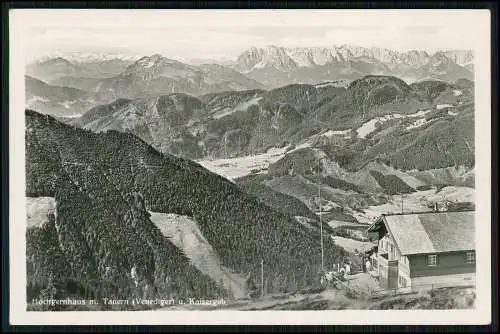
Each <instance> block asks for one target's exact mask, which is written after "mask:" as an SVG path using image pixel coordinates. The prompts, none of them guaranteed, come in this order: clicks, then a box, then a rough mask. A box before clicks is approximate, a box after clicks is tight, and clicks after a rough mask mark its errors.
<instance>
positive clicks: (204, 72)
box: [26, 54, 265, 102]
mask: <svg viewBox="0 0 500 334" xmlns="http://www.w3.org/2000/svg"><path fill="white" fill-rule="evenodd" d="M97 59H98V60H96V58H90V59H87V60H86V61H85V62H70V61H68V60H66V59H64V58H61V57H58V58H51V59H48V60H44V61H40V62H36V63H32V64H30V65H29V66H28V67H27V69H26V72H27V74H28V75H29V76H31V77H33V78H37V79H39V80H42V81H44V82H45V83H46V84H49V85H53V86H64V87H70V88H76V89H80V90H83V91H87V92H92V93H95V94H99V95H100V96H101V98H102V99H104V100H106V101H108V102H111V101H113V100H115V99H118V98H130V99H133V98H138V97H145V96H157V95H163V94H169V93H175V92H182V93H187V94H191V95H201V94H206V93H211V92H220V91H229V90H246V89H255V88H265V87H264V86H263V85H262V84H260V83H258V82H257V81H255V80H253V79H250V78H248V77H246V76H244V75H242V74H241V73H239V72H237V71H235V70H233V69H231V68H229V67H225V66H222V65H217V64H203V65H199V66H194V65H188V64H184V63H182V62H180V61H177V60H173V59H169V58H166V57H163V56H160V55H158V54H154V55H152V56H150V57H141V58H140V59H138V60H136V61H132V60H130V59H118V58H109V59H108V58H104V59H99V58H97ZM29 88H30V87H29V86H27V89H29ZM27 95H30V96H31V95H34V94H33V93H32V92H27Z"/></svg>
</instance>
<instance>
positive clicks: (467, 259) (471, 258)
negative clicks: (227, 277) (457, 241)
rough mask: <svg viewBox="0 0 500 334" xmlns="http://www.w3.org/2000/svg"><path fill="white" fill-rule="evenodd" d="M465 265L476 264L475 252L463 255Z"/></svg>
mask: <svg viewBox="0 0 500 334" xmlns="http://www.w3.org/2000/svg"><path fill="white" fill-rule="evenodd" d="M465 263H469V264H471V263H476V252H467V253H465Z"/></svg>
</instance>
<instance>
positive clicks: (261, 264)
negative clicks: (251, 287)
mask: <svg viewBox="0 0 500 334" xmlns="http://www.w3.org/2000/svg"><path fill="white" fill-rule="evenodd" d="M260 287H261V290H262V292H261V294H262V296H264V259H261V260H260Z"/></svg>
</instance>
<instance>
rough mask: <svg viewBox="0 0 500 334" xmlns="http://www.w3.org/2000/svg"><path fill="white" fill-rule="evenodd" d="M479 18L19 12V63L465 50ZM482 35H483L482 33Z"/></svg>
mask: <svg viewBox="0 0 500 334" xmlns="http://www.w3.org/2000/svg"><path fill="white" fill-rule="evenodd" d="M478 12H479V13H480V12H481V11H477V12H474V11H459V10H444V11H439V10H432V11H420V10H418V11H403V12H402V11H393V10H386V11H364V12H360V11H351V10H348V11H344V10H343V11H327V10H322V11H306V10H300V11H294V10H289V11H262V10H259V11H241V10H240V11H237V12H236V11H230V10H225V11H199V10H189V11H182V10H178V11H173V10H171V11H162V10H155V11H148V10H141V11H134V12H132V11H126V10H113V11H106V10H99V11H92V10H86V11H82V10H52V11H51V10H43V11H33V12H31V13H30V12H26V11H25V12H22V13H19V15H21V14H22V15H28V16H29V17H26V18H25V19H23V22H24V23H25V24H27V26H25V27H24V28H25V34H24V42H25V46H26V50H25V57H26V60H27V61H28V62H29V61H32V60H34V59H38V58H40V57H44V56H47V55H50V54H53V53H65V52H102V53H116V54H126V55H147V54H153V53H160V54H163V55H166V56H168V57H171V58H177V59H180V60H182V59H186V60H188V59H200V58H206V59H235V58H236V57H237V56H238V55H239V54H241V53H242V52H243V51H245V50H246V49H248V48H249V47H252V46H255V47H264V46H266V45H279V46H285V47H314V46H323V47H325V46H332V45H342V44H353V45H360V46H363V47H384V48H389V49H392V50H395V51H408V50H413V49H417V50H425V51H428V52H431V53H432V52H435V51H439V50H455V49H473V48H474V45H475V43H476V42H477V39H478V38H480V36H481V33H482V32H481V31H477V28H475V27H477V26H473V25H468V24H466V23H467V22H471V21H470V20H474V19H475V14H476V13H478ZM483 33H484V32H483Z"/></svg>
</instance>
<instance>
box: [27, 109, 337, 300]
mask: <svg viewBox="0 0 500 334" xmlns="http://www.w3.org/2000/svg"><path fill="white" fill-rule="evenodd" d="M26 125H27V128H26V166H27V174H26V175H27V190H26V195H27V196H31V197H37V196H51V197H55V199H56V203H57V206H56V212H57V215H56V217H55V220H54V223H50V224H48V225H47V226H46V227H44V228H43V229H41V230H40V229H39V228H38V227H35V228H34V230H29V231H28V232H27V233H28V250H27V251H28V254H27V255H28V259H29V260H28V268H29V270H28V273H29V275H28V276H29V277H28V282H31V283H30V284H31V285H30V288H29V289H30V290H29V291H32V292H31V295H30V296H31V297H35V296H38V295H39V291H41V289H47V287H50V286H51V284H52V285H53V284H55V283H54V282H57V284H58V285H57V286H58V287H60V286H66V285H68V284H70V283H71V284H73V285H74V286H77V287H80V286H81V287H83V288H82V289H76V288H75V289H73V290H71V293H72V294H76V295H82V294H85V295H87V294H91V293H97V292H90V290H89V289H90V286H99V287H100V286H103V285H105V284H107V283H106V282H113V283H112V284H111V283H110V284H111V285H112V286H111V287H106V288H104V291H105V293H110V294H112V295H113V296H116V297H120V296H124V295H125V292H123V291H125V290H126V288H127V287H131V286H132V285H131V284H133V281H134V280H133V279H132V277H131V276H132V275H131V274H130V273H131V270H132V269H134V268H135V269H134V272H135V273H136V274H135V275H136V276H137V277H139V281H140V283H138V285H137V287H135V285H134V286H132V289H133V290H134V291H135V293H137V294H139V295H142V296H151V295H153V296H155V295H156V296H157V295H160V296H172V295H176V294H177V295H178V294H183V293H191V294H202V295H203V296H204V297H205V296H207V294H209V295H221V294H223V293H224V292H222V291H220V288H218V287H217V286H216V284H215V283H216V282H215V283H214V282H211V281H210V280H209V279H208V278H207V277H206V276H204V275H202V274H200V273H199V272H198V271H197V270H195V269H194V268H193V267H192V266H190V265H189V264H188V263H187V261H186V258H185V257H184V256H183V255H182V254H180V253H179V251H178V250H177V249H176V248H175V246H173V245H172V244H171V243H170V242H169V241H168V240H166V239H165V238H163V237H162V235H161V233H160V232H159V231H158V229H157V228H155V226H154V224H152V223H151V221H150V220H149V216H148V213H147V212H146V210H148V211H153V212H163V213H176V214H180V215H186V216H189V217H193V219H194V220H195V221H196V222H197V223H198V224H199V227H200V230H201V232H202V233H203V235H204V237H205V238H206V239H207V240H208V241H209V242H210V244H211V245H212V247H213V248H214V249H215V251H216V252H217V253H218V255H219V256H220V259H221V261H222V263H223V265H225V266H227V267H229V268H231V269H233V270H234V271H235V272H239V273H248V274H250V277H251V278H252V279H253V280H254V281H256V282H258V277H259V274H260V272H259V270H260V260H261V259H262V260H263V261H264V267H265V272H266V281H265V282H266V288H267V289H268V291H277V290H280V289H281V290H283V289H290V288H292V287H297V286H304V285H308V284H312V283H313V282H314V280H315V278H316V274H317V271H318V270H319V260H320V256H319V254H320V243H319V235H317V234H315V233H311V232H309V231H308V230H307V229H306V228H304V227H303V226H302V225H300V224H298V223H297V221H296V220H295V219H293V218H292V217H291V216H289V215H285V214H283V213H279V212H277V211H275V210H274V209H272V208H271V207H269V206H267V205H264V204H262V203H261V202H259V200H257V199H256V198H255V197H253V196H248V195H246V194H245V193H244V192H242V191H241V190H240V189H239V188H238V187H237V186H236V185H234V184H233V183H232V182H230V181H228V180H226V179H223V178H222V177H220V176H217V175H215V174H213V173H211V172H209V171H207V170H206V169H204V168H202V167H201V166H199V165H198V164H196V163H194V162H191V161H189V160H184V159H180V158H176V157H173V156H171V155H168V154H161V153H159V152H157V151H156V150H154V149H153V148H151V147H150V146H149V145H147V144H146V143H145V142H144V141H142V140H140V139H139V138H137V137H135V136H133V135H131V134H125V133H120V132H116V131H108V132H105V133H100V134H95V133H92V132H90V131H86V130H82V129H77V128H73V127H71V126H69V125H66V124H63V123H60V122H58V121H56V120H55V119H53V118H52V117H50V116H45V115H41V114H38V113H36V112H34V111H30V110H27V111H26ZM40 240H42V241H40ZM55 240H59V245H58V246H57V243H56V242H55ZM325 245H326V246H325V247H326V249H325V259H326V261H327V263H330V262H331V263H333V262H336V261H339V260H340V259H341V258H342V256H343V255H344V254H343V250H342V249H340V248H338V247H336V246H335V245H333V244H332V243H331V241H330V240H329V239H326V238H325ZM111 250H113V251H111ZM50 252H52V253H50ZM51 254H56V255H57V254H60V256H52V255H51ZM61 254H62V255H61ZM46 263H49V264H50V265H46ZM60 268H66V269H65V270H66V271H68V270H70V272H71V273H72V275H71V278H69V277H68V275H66V274H62V273H61V272H60ZM109 275H111V276H109ZM105 277H114V278H113V279H110V280H108V279H105ZM49 282H51V283H49ZM94 282H98V284H95V283H94ZM141 282H142V283H141ZM181 282H182V283H181ZM113 284H114V286H113ZM141 284H142V285H141ZM105 286H107V285H105ZM134 287H135V289H134ZM139 287H142V288H139ZM57 291H58V293H61V294H63V295H65V296H66V295H68V293H67V292H65V290H64V288H58V290H57ZM101 293H102V292H101ZM108 295H109V294H108ZM101 296H102V294H101Z"/></svg>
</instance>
